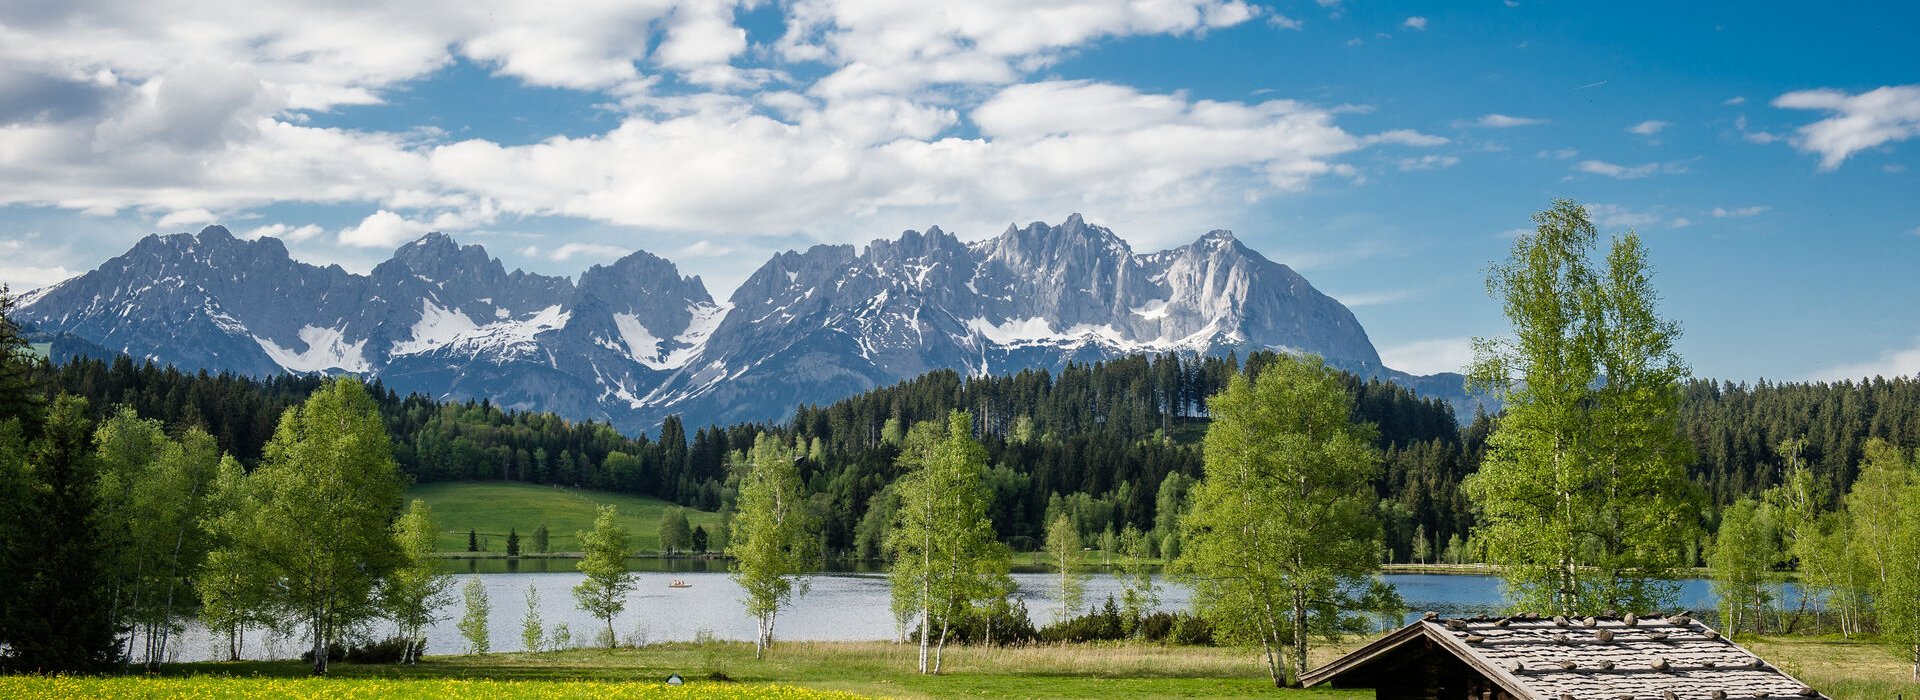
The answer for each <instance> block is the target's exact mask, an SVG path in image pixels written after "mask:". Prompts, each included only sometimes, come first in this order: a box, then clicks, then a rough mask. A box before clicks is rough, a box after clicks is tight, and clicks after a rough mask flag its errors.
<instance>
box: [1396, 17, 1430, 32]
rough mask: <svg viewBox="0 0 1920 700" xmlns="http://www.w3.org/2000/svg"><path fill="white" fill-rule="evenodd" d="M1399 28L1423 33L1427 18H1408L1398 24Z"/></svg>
mask: <svg viewBox="0 0 1920 700" xmlns="http://www.w3.org/2000/svg"><path fill="white" fill-rule="evenodd" d="M1400 26H1402V27H1406V28H1408V29H1412V30H1416V31H1424V30H1425V29H1426V28H1427V18H1425V17H1408V18H1407V21H1405V22H1401V23H1400Z"/></svg>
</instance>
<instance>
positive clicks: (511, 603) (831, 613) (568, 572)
mask: <svg viewBox="0 0 1920 700" xmlns="http://www.w3.org/2000/svg"><path fill="white" fill-rule="evenodd" d="M573 564H574V562H573V560H567V559H555V560H527V561H521V562H519V563H518V565H517V567H516V568H517V569H518V571H519V573H506V572H505V570H506V568H507V563H506V562H504V561H500V560H479V561H453V562H449V566H450V567H451V569H450V570H452V571H460V572H466V571H468V570H469V569H471V570H472V571H473V572H472V573H456V574H455V575H454V585H453V588H452V591H453V593H454V595H455V602H454V603H453V604H452V605H449V606H448V607H447V608H444V609H443V614H446V615H448V619H446V620H442V621H441V622H439V623H437V624H435V625H434V626H433V627H432V628H431V630H430V631H429V633H428V646H427V653H429V654H457V653H460V652H461V651H462V647H463V645H464V642H463V641H462V639H461V637H460V634H459V631H458V630H457V629H455V627H454V623H455V621H456V620H457V619H458V618H459V616H460V614H461V613H462V612H463V610H464V608H463V607H462V605H461V603H460V601H459V593H460V590H461V588H462V587H463V586H465V585H466V583H467V581H468V580H469V579H478V580H479V581H480V583H481V585H483V586H485V587H486V590H487V597H488V599H489V602H490V603H491V604H492V614H491V615H490V616H489V618H488V622H489V625H488V627H489V630H488V631H489V632H490V635H489V636H490V638H491V640H492V646H493V649H492V650H493V651H496V652H498V651H519V650H521V644H520V624H521V619H522V617H523V616H524V615H525V613H526V601H527V589H528V587H529V586H531V587H532V588H533V589H534V590H537V591H538V592H539V595H540V611H541V612H540V615H541V618H542V619H543V621H544V622H545V624H546V625H547V626H548V627H549V629H550V628H551V627H552V626H553V625H554V623H557V622H564V623H566V624H567V626H568V627H569V628H570V629H571V631H572V636H573V641H574V643H575V644H591V643H592V642H593V641H594V640H595V635H596V634H597V633H598V632H599V630H600V629H602V627H601V623H600V622H599V621H598V620H596V619H593V618H591V617H589V616H587V615H586V614H585V613H582V612H581V611H580V610H579V609H578V608H577V607H575V605H574V601H573V587H574V585H575V584H578V583H579V582H580V580H581V576H580V574H579V573H578V572H576V571H574V570H573ZM636 565H637V566H636V567H635V568H638V569H642V570H640V571H637V572H636V573H635V578H636V584H635V587H634V591H633V593H632V595H631V596H630V597H629V598H628V600H627V610H626V612H624V613H622V614H621V615H620V617H619V619H618V620H616V621H615V629H616V631H617V632H618V633H619V634H620V636H621V638H622V640H623V643H624V641H625V640H628V639H636V638H637V639H638V640H639V641H643V642H661V641H689V640H692V639H694V638H695V636H696V635H697V634H699V633H700V632H701V631H703V630H705V631H709V632H711V633H712V634H714V635H715V636H718V637H720V638H722V639H732V640H742V641H751V640H752V639H753V636H754V622H753V620H752V619H751V618H748V617H747V616H746V614H745V613H744V612H742V611H741V607H740V598H741V592H740V588H739V587H738V586H736V585H734V583H733V581H732V579H730V578H729V577H728V576H727V574H726V573H725V566H726V564H725V562H722V561H699V560H673V561H668V562H660V561H658V560H652V561H651V562H645V561H642V562H636ZM1013 578H1014V581H1015V583H1017V584H1018V585H1019V588H1020V593H1019V595H1020V596H1022V597H1023V598H1024V599H1025V601H1026V604H1027V609H1028V611H1029V613H1030V614H1031V615H1032V617H1033V621H1034V624H1035V625H1045V624H1047V623H1048V622H1051V621H1052V620H1053V619H1054V618H1055V617H1056V616H1057V612H1058V607H1057V606H1058V601H1059V597H1058V594H1059V590H1058V585H1057V584H1058V579H1057V578H1055V577H1054V576H1052V575H1050V574H1047V573H1043V572H1016V573H1014V575H1013ZM675 579H680V580H684V581H686V582H687V583H689V584H692V586H691V587H690V588H671V587H669V586H668V583H670V582H671V581H673V580H675ZM1385 579H1386V580H1387V582H1389V583H1392V584H1394V585H1395V586H1397V587H1398V588H1399V590H1400V595H1401V597H1402V598H1404V599H1405V600H1406V601H1407V604H1408V608H1409V619H1411V618H1412V617H1416V616H1418V615H1419V614H1420V613H1421V612H1423V611H1427V610H1434V611H1438V612H1440V613H1441V614H1443V615H1472V614H1481V613H1494V612H1496V611H1497V610H1499V609H1501V605H1502V601H1503V598H1502V596H1501V590H1500V580H1499V579H1498V578H1495V577H1492V576H1471V575H1444V574H1387V575H1386V576H1385ZM810 580H811V582H812V584H811V590H810V591H809V592H808V593H807V595H805V596H802V597H799V598H796V599H795V600H794V603H793V605H792V606H791V607H789V608H788V609H786V610H783V611H781V613H780V618H779V621H778V625H777V629H776V631H775V635H776V637H777V638H778V639H786V640H813V641H872V640H891V639H894V637H895V630H894V623H893V618H892V616H891V615H890V614H889V612H888V607H887V602H888V587H887V579H886V575H885V574H884V573H881V572H878V571H838V572H825V573H820V574H816V575H814V576H813V577H812V578H811V579H810ZM1120 588H1121V587H1120V584H1119V580H1118V579H1116V578H1115V577H1113V576H1112V575H1109V574H1094V575H1093V576H1092V578H1091V580H1090V581H1089V583H1088V586H1087V597H1086V601H1087V603H1088V604H1093V603H1098V602H1101V601H1104V600H1105V599H1106V597H1107V596H1108V595H1109V594H1112V595H1115V596H1116V597H1117V596H1118V593H1119V591H1120ZM1160 597H1161V608H1163V609H1166V610H1184V609H1186V608H1187V606H1188V602H1189V598H1188V591H1187V590H1186V589H1185V588H1184V587H1181V586H1178V585H1174V584H1170V583H1167V582H1164V581H1163V582H1161V585H1160ZM1680 606H1681V607H1683V608H1690V609H1696V610H1706V609H1711V608H1712V607H1713V596H1712V594H1711V591H1710V590H1709V587H1708V585H1707V582H1706V581H1705V580H1702V579H1691V580H1687V581H1684V582H1682V584H1681V591H1680ZM374 631H375V633H376V635H378V636H385V635H386V634H387V633H389V632H390V631H391V630H390V629H389V628H387V627H385V626H380V627H376V628H374ZM302 636H304V635H303V634H302V632H301V631H299V630H296V631H294V632H293V634H292V635H290V637H289V638H282V639H276V638H272V637H270V636H267V635H263V634H260V633H249V637H248V639H247V644H246V649H245V652H244V653H245V656H246V657H247V658H287V657H293V656H298V655H299V654H300V652H301V651H303V650H304V645H303V644H302V643H301V642H300V641H299V639H300V637H302ZM171 647H172V648H171V650H170V653H169V655H170V656H172V657H174V660H178V661H194V660H205V659H211V658H221V657H224V655H225V647H224V642H221V641H218V640H216V639H215V638H214V637H213V636H211V635H209V634H207V633H206V631H205V630H202V629H199V628H198V626H197V625H195V626H192V627H191V628H190V629H188V630H187V632H186V633H185V634H184V635H183V636H182V637H180V638H178V640H177V641H176V642H175V643H174V644H172V645H171Z"/></svg>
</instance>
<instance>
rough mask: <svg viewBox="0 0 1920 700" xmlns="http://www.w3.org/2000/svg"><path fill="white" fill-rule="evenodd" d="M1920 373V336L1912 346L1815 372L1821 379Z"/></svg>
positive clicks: (1841, 379) (1901, 375) (1839, 379)
mask: <svg viewBox="0 0 1920 700" xmlns="http://www.w3.org/2000/svg"><path fill="white" fill-rule="evenodd" d="M1914 375H1920V338H1916V339H1915V340H1914V344H1913V345H1912V346H1911V347H1906V348H1894V349H1890V350H1886V351H1884V352H1881V353H1880V356H1879V357H1876V358H1874V359H1871V360H1866V361H1864V362H1854V363H1848V364H1842V365H1835V366H1832V367H1827V368H1825V369H1821V370H1817V371H1815V372H1814V373H1813V378H1814V379H1817V380H1821V381H1844V380H1860V379H1872V378H1874V377H1888V378H1892V377H1912V376H1914Z"/></svg>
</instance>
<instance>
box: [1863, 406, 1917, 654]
mask: <svg viewBox="0 0 1920 700" xmlns="http://www.w3.org/2000/svg"><path fill="white" fill-rule="evenodd" d="M1916 512H1920V471H1917V470H1916V465H1915V464H1914V460H1913V458H1912V456H1911V455H1909V454H1907V453H1906V452H1905V451H1903V450H1901V449H1900V448H1898V447H1895V446H1893V445H1891V444H1889V443H1887V442H1885V441H1883V440H1877V439H1876V440H1872V441H1869V442H1868V443H1867V445H1866V454H1865V455H1864V459H1863V461H1862V464H1861V467H1860V477H1859V478H1858V479H1856V480H1855V481H1854V482H1853V489H1852V490H1851V491H1849V492H1848V493H1847V515H1848V516H1849V518H1850V519H1851V523H1852V527H1851V536H1850V538H1849V539H1850V542H1849V545H1850V546H1849V547H1848V549H1849V550H1850V551H1851V552H1852V553H1853V555H1854V556H1855V557H1857V558H1858V562H1857V564H1856V566H1858V567H1859V568H1860V569H1861V570H1862V571H1863V572H1864V574H1865V577H1866V579H1867V585H1866V589H1867V594H1868V597H1869V598H1870V599H1871V600H1872V610H1873V612H1874V614H1875V615H1876V617H1877V619H1878V622H1879V625H1880V633H1881V636H1882V638H1883V639H1885V640H1887V641H1888V642H1889V643H1890V644H1893V645H1894V646H1895V647H1896V648H1898V649H1900V650H1901V651H1902V653H1903V654H1905V655H1907V656H1908V658H1910V659H1912V660H1913V663H1914V677H1915V678H1916V679H1920V518H1916V517H1914V513H1916Z"/></svg>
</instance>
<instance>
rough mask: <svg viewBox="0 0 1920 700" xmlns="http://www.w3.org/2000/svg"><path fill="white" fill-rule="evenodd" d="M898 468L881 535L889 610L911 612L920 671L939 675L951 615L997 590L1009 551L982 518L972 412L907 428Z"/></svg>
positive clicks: (982, 461)
mask: <svg viewBox="0 0 1920 700" xmlns="http://www.w3.org/2000/svg"><path fill="white" fill-rule="evenodd" d="M900 466H901V467H903V468H905V469H906V471H907V473H906V475H904V476H902V477H900V479H899V480H898V481H896V482H894V486H895V488H896V489H898V491H899V494H900V507H899V510H897V511H895V512H894V521H893V527H892V528H890V529H889V530H888V532H887V537H886V550H887V552H888V554H889V555H891V557H892V559H893V570H892V573H891V576H890V577H891V580H892V584H893V609H894V610H895V611H896V613H898V612H902V611H905V610H912V609H917V610H918V618H919V624H920V662H919V670H920V672H921V673H939V672H940V662H941V657H942V652H944V651H945V649H946V643H947V633H948V632H949V631H950V630H951V627H952V624H953V622H954V619H955V618H956V617H958V616H960V615H962V614H965V613H966V612H967V610H968V609H969V608H970V607H972V606H973V604H974V603H976V602H979V601H985V600H988V599H991V598H993V597H994V596H995V595H996V594H997V593H999V592H1000V591H1001V590H1002V588H1001V586H999V585H998V584H999V583H1000V582H1001V580H1002V579H1004V578H1006V576H1007V566H1008V563H1007V562H1008V556H1009V555H1008V553H1007V549H1006V546H1005V545H1002V544H1000V543H999V542H998V541H997V540H995V538H994V532H993V522H992V520H991V519H989V518H988V515H987V508H988V505H989V504H988V494H987V490H986V488H985V486H984V485H983V484H982V482H981V477H980V474H981V472H982V471H984V470H985V469H986V466H987V458H986V449H985V448H983V447H981V445H980V443H979V442H978V441H976V440H974V438H973V416H972V415H971V414H968V413H966V412H964V411H954V412H952V413H950V414H948V416H947V421H946V423H945V424H944V425H943V424H940V423H936V422H931V421H929V422H927V423H921V424H919V425H916V426H914V427H913V429H912V430H911V431H910V433H909V434H908V435H907V437H906V449H904V450H903V451H902V452H901V455H900ZM936 631H937V633H938V635H939V636H938V639H937V641H936V639H935V637H934V635H935V633H936Z"/></svg>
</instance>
